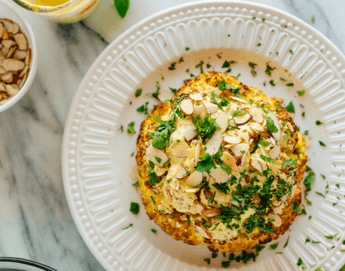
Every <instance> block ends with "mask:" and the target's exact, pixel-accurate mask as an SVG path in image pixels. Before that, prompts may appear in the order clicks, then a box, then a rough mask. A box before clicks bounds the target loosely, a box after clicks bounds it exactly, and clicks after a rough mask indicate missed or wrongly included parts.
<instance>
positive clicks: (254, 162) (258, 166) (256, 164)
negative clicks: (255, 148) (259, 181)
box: [249, 158, 262, 172]
mask: <svg viewBox="0 0 345 271" xmlns="http://www.w3.org/2000/svg"><path fill="white" fill-rule="evenodd" d="M249 164H250V165H251V166H252V167H253V168H255V169H256V170H257V171H260V172H262V167H261V163H260V162H259V161H258V160H257V159H255V158H251V159H250V160H249Z"/></svg>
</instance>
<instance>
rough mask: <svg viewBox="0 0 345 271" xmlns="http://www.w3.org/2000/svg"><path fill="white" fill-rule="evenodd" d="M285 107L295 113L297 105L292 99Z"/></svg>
mask: <svg viewBox="0 0 345 271" xmlns="http://www.w3.org/2000/svg"><path fill="white" fill-rule="evenodd" d="M285 109H286V111H287V112H289V113H295V107H294V105H293V103H292V101H291V102H290V103H289V104H288V106H287V107H285Z"/></svg>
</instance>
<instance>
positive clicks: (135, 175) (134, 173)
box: [129, 167, 139, 181]
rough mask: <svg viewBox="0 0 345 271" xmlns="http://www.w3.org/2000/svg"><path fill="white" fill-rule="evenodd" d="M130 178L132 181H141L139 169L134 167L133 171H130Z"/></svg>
mask: <svg viewBox="0 0 345 271" xmlns="http://www.w3.org/2000/svg"><path fill="white" fill-rule="evenodd" d="M129 178H130V179H131V180H132V181H137V180H139V169H138V167H132V168H131V170H130V171H129Z"/></svg>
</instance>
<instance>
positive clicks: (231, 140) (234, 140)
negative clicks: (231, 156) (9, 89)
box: [224, 135, 242, 144]
mask: <svg viewBox="0 0 345 271" xmlns="http://www.w3.org/2000/svg"><path fill="white" fill-rule="evenodd" d="M224 141H225V142H227V143H230V144H238V143H241V142H242V139H241V138H240V137H237V136H228V135H224Z"/></svg>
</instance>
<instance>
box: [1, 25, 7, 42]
mask: <svg viewBox="0 0 345 271" xmlns="http://www.w3.org/2000/svg"><path fill="white" fill-rule="evenodd" d="M2 39H4V40H7V39H8V32H7V30H6V29H5V28H2Z"/></svg>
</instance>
